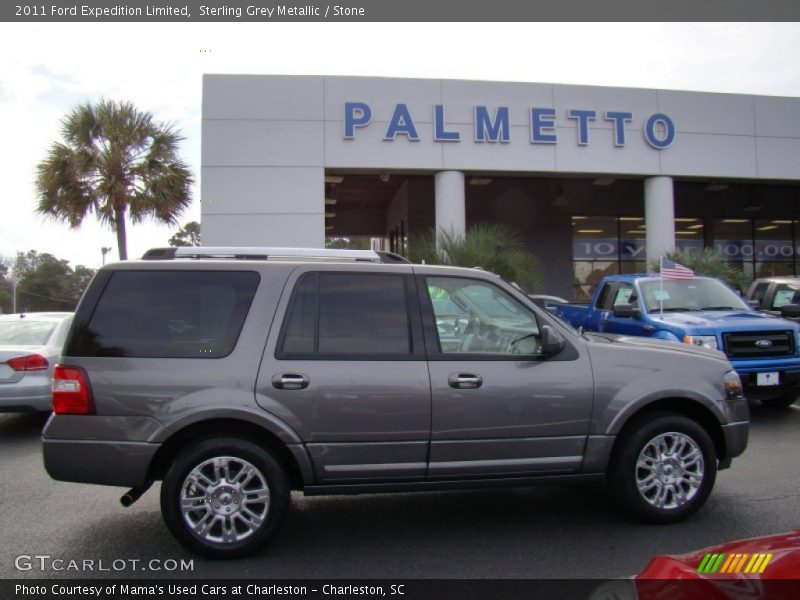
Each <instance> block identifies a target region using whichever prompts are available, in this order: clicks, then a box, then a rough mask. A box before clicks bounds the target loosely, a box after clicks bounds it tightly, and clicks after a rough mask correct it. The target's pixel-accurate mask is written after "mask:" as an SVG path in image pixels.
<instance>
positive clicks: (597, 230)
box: [578, 229, 605, 233]
mask: <svg viewBox="0 0 800 600" xmlns="http://www.w3.org/2000/svg"><path fill="white" fill-rule="evenodd" d="M603 231H605V230H604V229H578V233H603Z"/></svg>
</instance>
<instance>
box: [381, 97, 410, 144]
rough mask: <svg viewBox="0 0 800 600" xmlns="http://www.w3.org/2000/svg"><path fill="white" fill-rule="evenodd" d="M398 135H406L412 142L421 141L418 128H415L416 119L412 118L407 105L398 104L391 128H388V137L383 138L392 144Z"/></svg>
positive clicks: (390, 123) (390, 122) (390, 124)
mask: <svg viewBox="0 0 800 600" xmlns="http://www.w3.org/2000/svg"><path fill="white" fill-rule="evenodd" d="M398 135H405V136H407V137H408V139H409V140H411V141H412V142H418V141H419V136H418V135H417V128H416V127H414V119H412V118H411V115H410V114H409V113H408V107H407V106H406V105H405V104H398V105H397V106H395V107H394V113H392V119H391V121H389V127H387V128H386V135H385V136H383V139H384V140H386V141H387V142H391V141H394V139H395V138H396V137H397V136H398Z"/></svg>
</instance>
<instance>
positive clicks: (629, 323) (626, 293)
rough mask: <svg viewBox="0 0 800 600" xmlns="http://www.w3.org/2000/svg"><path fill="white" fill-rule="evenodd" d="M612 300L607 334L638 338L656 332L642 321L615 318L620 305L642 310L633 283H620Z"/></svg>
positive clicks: (630, 318)
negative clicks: (615, 312) (628, 305)
mask: <svg viewBox="0 0 800 600" xmlns="http://www.w3.org/2000/svg"><path fill="white" fill-rule="evenodd" d="M610 300H611V302H610V305H609V310H608V313H607V315H606V325H605V328H604V331H606V332H607V333H619V334H622V335H636V336H641V335H649V334H650V333H652V332H653V331H654V328H653V327H646V326H645V325H644V323H643V322H642V321H641V320H640V319H635V318H632V317H617V316H614V308H616V307H617V306H620V305H624V304H630V305H631V306H633V307H634V308H640V306H641V303H640V302H639V299H638V297H637V295H636V288H635V287H634V285H633V282H631V281H620V282H618V283H617V285H616V287H615V289H614V290H613V293H612V294H611V297H610Z"/></svg>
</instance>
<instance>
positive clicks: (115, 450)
mask: <svg viewBox="0 0 800 600" xmlns="http://www.w3.org/2000/svg"><path fill="white" fill-rule="evenodd" d="M42 447H43V456H44V468H45V469H46V470H47V473H48V474H49V475H50V477H52V478H53V479H57V480H59V481H73V482H76V483H96V484H100V485H119V486H125V487H138V486H140V485H144V483H145V482H146V481H147V474H148V470H149V468H150V463H151V461H152V460H153V456H154V455H155V453H156V452H157V451H158V449H159V448H160V447H161V444H149V443H147V442H109V441H84V440H81V441H75V440H54V439H47V438H45V439H44V440H43V444H42Z"/></svg>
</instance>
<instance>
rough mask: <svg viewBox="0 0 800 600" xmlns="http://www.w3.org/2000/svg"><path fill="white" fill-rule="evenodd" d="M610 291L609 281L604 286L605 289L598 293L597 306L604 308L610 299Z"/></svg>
mask: <svg viewBox="0 0 800 600" xmlns="http://www.w3.org/2000/svg"><path fill="white" fill-rule="evenodd" d="M609 291H611V284H610V283H607V284H605V285H604V286H603V289H602V290H600V293H599V294H597V302H595V308H603V307H604V306H605V305H606V300H607V299H608V292H609Z"/></svg>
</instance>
